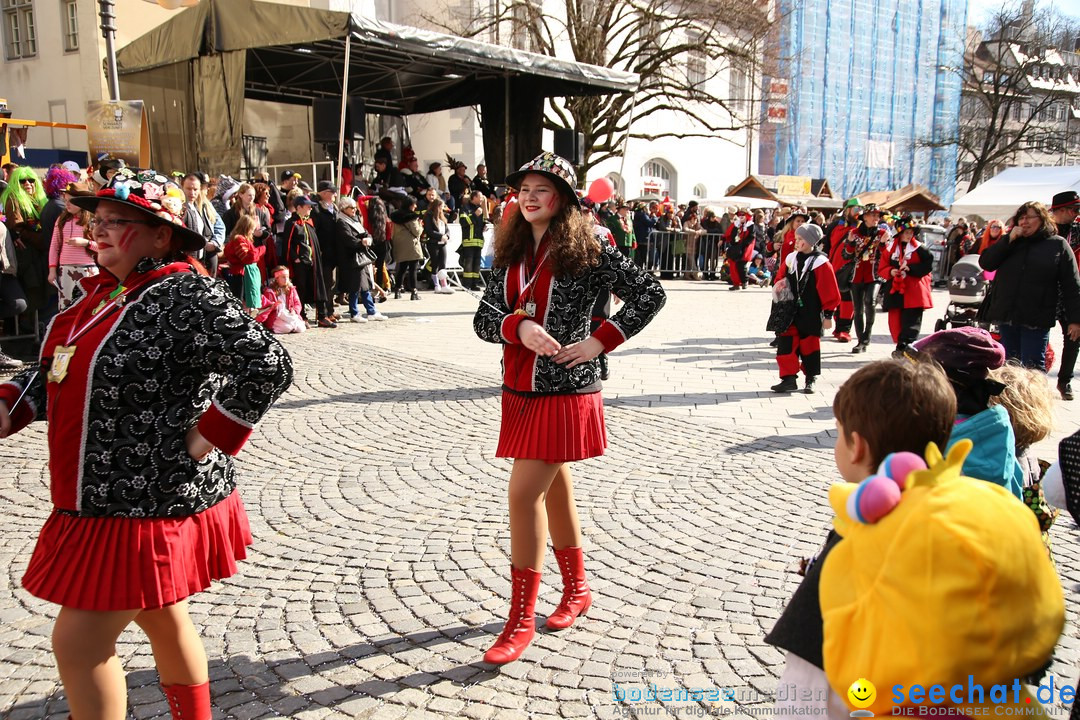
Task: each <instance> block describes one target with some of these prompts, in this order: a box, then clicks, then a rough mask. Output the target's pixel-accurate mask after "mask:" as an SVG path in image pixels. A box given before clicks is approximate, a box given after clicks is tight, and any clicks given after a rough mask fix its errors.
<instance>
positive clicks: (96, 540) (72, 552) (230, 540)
mask: <svg viewBox="0 0 1080 720" xmlns="http://www.w3.org/2000/svg"><path fill="white" fill-rule="evenodd" d="M251 542H252V539H251V528H250V527H249V526H248V518H247V513H245V512H244V504H243V502H241V500H240V495H239V493H237V492H235V491H234V492H233V493H232V494H231V495H230V496H229V497H227V498H225V499H224V500H222V501H221V502H219V503H218V504H217V505H214V506H213V507H210V508H207V509H206V510H204V511H203V512H201V513H199V514H197V515H189V516H187V517H179V518H145V519H143V518H124V517H76V516H73V515H65V514H63V513H59V512H53V513H52V515H50V516H49V519H48V520H46V521H45V525H44V526H43V527H42V528H41V533H40V534H39V535H38V541H37V545H36V546H35V547H34V554H33V555H32V556H31V558H30V564H29V566H28V567H27V568H26V574H25V575H23V579H22V584H23V587H24V588H26V590H27V591H28V592H29V593H30V594H31V595H33V596H34V597H38V598H41V599H42V600H48V601H49V602H53V603H56V604H58V605H63V606H65V607H71V608H76V609H79V610H97V611H109V610H136V609H140V608H141V609H144V610H154V609H157V608H163V607H167V606H169V605H173V604H175V603H178V602H180V601H181V600H183V599H184V598H186V597H188V596H190V595H193V594H195V593H197V592H201V591H203V590H205V589H207V588H208V587H210V583H211V582H212V581H214V580H221V579H223V578H227V577H229V576H230V575H233V574H234V573H236V563H237V561H238V560H243V559H244V558H245V557H247V546H248V545H250V544H251Z"/></svg>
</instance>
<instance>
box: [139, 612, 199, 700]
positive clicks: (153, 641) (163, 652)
mask: <svg viewBox="0 0 1080 720" xmlns="http://www.w3.org/2000/svg"><path fill="white" fill-rule="evenodd" d="M135 622H136V623H137V624H138V626H139V627H140V628H142V629H143V632H145V633H146V637H148V638H150V648H151V649H152V650H153V651H154V661H155V662H156V663H157V669H158V676H159V677H160V678H161V684H162V685H201V684H202V683H204V682H206V681H207V680H208V679H209V671H208V670H207V665H206V650H205V649H204V648H203V643H202V638H200V637H199V633H198V631H197V630H196V629H195V625H194V624H193V623H192V622H191V616H190V615H188V604H187V600H182V601H180V602H178V603H177V604H175V605H170V606H169V607H166V608H161V609H160V610H143V611H142V612H141V613H139V614H138V615H137V616H136V617H135Z"/></svg>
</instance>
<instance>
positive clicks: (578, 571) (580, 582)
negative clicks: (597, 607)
mask: <svg viewBox="0 0 1080 720" xmlns="http://www.w3.org/2000/svg"><path fill="white" fill-rule="evenodd" d="M555 559H556V560H558V562H559V571H560V572H561V573H562V581H563V594H562V601H560V602H559V607H557V608H555V612H553V613H551V615H549V616H548V619H547V623H545V624H546V625H547V627H549V628H550V629H552V630H562V629H564V628H568V627H570V626H571V625H573V624H574V619H575V618H577V616H578V615H584V614H585V613H586V612H587V611H588V610H589V607H590V606H591V605H592V593H591V592H589V584H588V583H587V582H585V555H584V554H583V553H582V552H581V548H579V547H568V548H564V549H562V550H556V551H555Z"/></svg>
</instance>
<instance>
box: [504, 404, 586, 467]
mask: <svg viewBox="0 0 1080 720" xmlns="http://www.w3.org/2000/svg"><path fill="white" fill-rule="evenodd" d="M606 447H607V432H606V431H605V430H604V401H603V399H602V398H601V397H600V393H598V392H594V393H588V394H585V395H537V396H533V397H523V396H521V395H515V394H513V393H509V392H503V395H502V428H501V429H500V431H499V447H498V449H497V450H496V451H495V455H496V456H497V457H505V458H520V459H525V460H543V461H545V462H549V463H562V462H571V461H574V460H584V459H586V458H591V457H597V456H598V455H603V454H604V448H606Z"/></svg>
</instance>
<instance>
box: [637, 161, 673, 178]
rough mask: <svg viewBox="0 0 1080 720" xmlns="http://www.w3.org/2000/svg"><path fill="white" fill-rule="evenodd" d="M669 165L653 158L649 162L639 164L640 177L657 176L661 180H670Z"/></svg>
mask: <svg viewBox="0 0 1080 720" xmlns="http://www.w3.org/2000/svg"><path fill="white" fill-rule="evenodd" d="M669 167H670V166H669V165H668V164H667V163H666V162H665V161H663V160H660V159H659V158H654V159H652V160H650V161H649V162H647V163H645V164H644V165H642V166H641V177H652V178H659V179H661V180H670V179H671V171H670V170H669V169H668V168H669Z"/></svg>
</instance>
